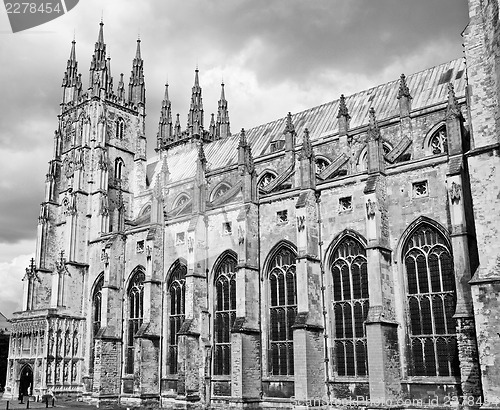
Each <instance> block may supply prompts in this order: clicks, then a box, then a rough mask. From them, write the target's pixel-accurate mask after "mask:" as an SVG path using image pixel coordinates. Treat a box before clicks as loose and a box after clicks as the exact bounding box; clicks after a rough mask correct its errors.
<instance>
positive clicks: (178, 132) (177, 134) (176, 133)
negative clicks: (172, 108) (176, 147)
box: [174, 114, 182, 141]
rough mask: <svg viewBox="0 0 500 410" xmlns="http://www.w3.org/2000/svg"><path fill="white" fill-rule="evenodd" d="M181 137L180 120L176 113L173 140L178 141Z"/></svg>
mask: <svg viewBox="0 0 500 410" xmlns="http://www.w3.org/2000/svg"><path fill="white" fill-rule="evenodd" d="M181 137H182V130H181V120H180V118H179V114H177V119H176V120H175V127H174V140H175V141H178V140H180V139H181Z"/></svg>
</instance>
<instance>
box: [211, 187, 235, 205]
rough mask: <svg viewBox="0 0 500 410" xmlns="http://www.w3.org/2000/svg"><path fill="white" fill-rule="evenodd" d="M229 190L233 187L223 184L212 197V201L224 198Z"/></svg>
mask: <svg viewBox="0 0 500 410" xmlns="http://www.w3.org/2000/svg"><path fill="white" fill-rule="evenodd" d="M229 189H231V187H230V186H229V185H228V184H221V185H220V186H219V187H217V188H216V189H215V191H214V193H213V195H212V201H213V200H214V199H217V198H220V197H222V196H224V195H225V194H226V193H227V191H229Z"/></svg>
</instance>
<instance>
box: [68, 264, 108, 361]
mask: <svg viewBox="0 0 500 410" xmlns="http://www.w3.org/2000/svg"><path fill="white" fill-rule="evenodd" d="M103 286H104V275H103V274H101V276H100V278H99V279H98V280H97V282H96V284H95V286H94V291H93V292H92V344H91V346H92V348H91V351H90V363H89V367H90V368H91V369H93V367H94V357H95V337H96V336H97V332H99V329H100V328H101V320H102V287H103ZM73 350H75V347H74V346H73Z"/></svg>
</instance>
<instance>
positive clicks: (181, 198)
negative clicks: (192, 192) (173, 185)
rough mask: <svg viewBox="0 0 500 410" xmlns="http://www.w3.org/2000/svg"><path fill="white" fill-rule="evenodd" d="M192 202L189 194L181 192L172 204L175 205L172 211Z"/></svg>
mask: <svg viewBox="0 0 500 410" xmlns="http://www.w3.org/2000/svg"><path fill="white" fill-rule="evenodd" d="M190 200H191V198H190V197H189V195H188V194H186V193H185V192H181V193H180V194H179V195H177V197H176V198H175V199H174V201H173V202H172V204H173V205H172V209H175V208H177V207H179V206H180V205H182V204H185V203H187V202H189V201H190Z"/></svg>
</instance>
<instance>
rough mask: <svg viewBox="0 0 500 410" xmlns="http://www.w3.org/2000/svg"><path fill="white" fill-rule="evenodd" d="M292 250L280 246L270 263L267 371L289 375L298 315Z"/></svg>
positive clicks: (292, 369)
mask: <svg viewBox="0 0 500 410" xmlns="http://www.w3.org/2000/svg"><path fill="white" fill-rule="evenodd" d="M295 258H296V257H295V252H293V251H292V250H291V249H289V248H288V247H285V246H283V247H282V248H281V249H279V250H278V252H277V253H276V254H275V255H274V256H273V258H272V259H271V260H270V263H269V275H268V277H269V293H270V300H269V326H270V329H269V330H270V331H269V362H268V369H269V374H270V375H273V376H287V375H289V376H291V375H293V374H294V366H293V332H292V326H293V324H294V323H295V317H296V316H297V280H296V267H295Z"/></svg>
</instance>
